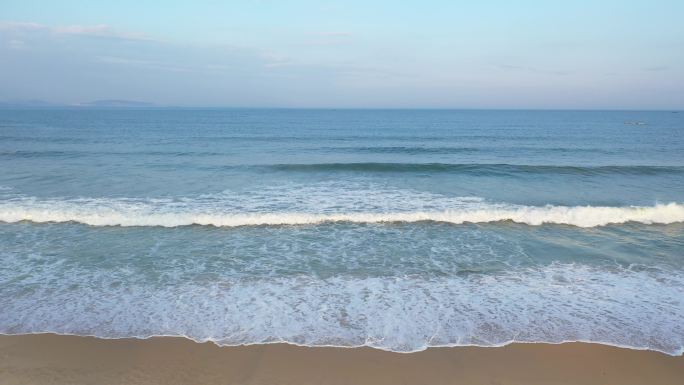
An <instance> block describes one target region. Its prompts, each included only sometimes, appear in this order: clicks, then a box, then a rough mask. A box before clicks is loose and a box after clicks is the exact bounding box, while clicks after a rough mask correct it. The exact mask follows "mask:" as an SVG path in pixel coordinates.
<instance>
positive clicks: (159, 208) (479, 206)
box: [0, 198, 684, 227]
mask: <svg viewBox="0 0 684 385" xmlns="http://www.w3.org/2000/svg"><path fill="white" fill-rule="evenodd" d="M451 199H452V200H454V198H451ZM438 203H440V202H438ZM442 203H443V202H441V203H440V205H436V206H438V209H431V210H412V211H405V210H397V211H388V210H386V209H383V208H382V207H377V208H376V207H374V208H372V209H373V211H366V212H358V211H339V210H340V209H339V208H335V206H333V205H328V206H322V207H321V210H320V212H316V211H311V210H312V208H311V207H305V208H304V210H306V211H287V209H286V208H285V209H283V208H275V209H273V210H272V209H271V208H269V207H266V209H267V210H269V211H263V212H262V211H255V210H257V209H255V208H253V207H250V208H249V210H248V211H246V212H245V211H240V210H241V208H240V207H239V206H237V205H235V204H231V205H229V204H226V202H225V201H216V202H207V201H206V200H205V201H192V200H183V201H172V200H127V199H73V200H39V199H35V198H20V199H11V200H5V201H0V221H2V222H8V223H14V222H20V221H31V222H36V223H45V222H78V223H83V224H87V225H91V226H160V227H176V226H188V225H206V226H217V227H236V226H259V225H309V224H319V223H324V222H353V223H392V222H421V221H433V222H445V223H453V224H462V223H487V222H498V221H513V222H517V223H524V224H528V225H534V226H536V225H542V224H565V225H573V226H578V227H595V226H605V225H608V224H620V223H626V222H639V223H645V224H669V223H676V222H683V221H684V204H680V203H667V204H656V205H653V206H624V207H601V206H552V205H546V206H524V205H513V204H504V203H487V202H484V201H482V200H481V199H477V198H459V199H458V200H456V202H455V203H454V202H449V203H451V204H442ZM226 206H228V207H226ZM345 206H347V207H343V209H345V208H346V209H349V210H353V207H352V206H351V205H345ZM331 207H332V208H331ZM393 208H395V209H397V208H396V207H393ZM271 210H272V211H271ZM313 210H315V208H314V209H313ZM390 210H391V208H390Z"/></svg>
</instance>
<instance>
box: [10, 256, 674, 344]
mask: <svg viewBox="0 0 684 385" xmlns="http://www.w3.org/2000/svg"><path fill="white" fill-rule="evenodd" d="M6 262H8V263H11V264H12V274H13V275H12V276H13V277H20V278H16V279H13V280H12V281H10V283H9V284H7V285H3V286H2V287H0V294H2V295H1V296H0V306H2V309H3V311H2V312H0V332H1V333H5V334H26V333H44V332H54V333H59V334H76V335H94V336H98V337H103V338H126V337H138V338H146V337H151V336H156V335H169V336H185V337H188V338H191V339H193V340H196V341H213V342H215V343H217V344H219V345H242V344H263V343H275V342H286V343H292V344H298V345H305V346H343V347H357V346H370V347H373V348H378V349H384V350H390V351H397V352H413V351H419V350H423V349H426V348H428V347H436V346H470V345H477V346H501V345H504V344H507V343H511V342H545V343H560V342H564V341H586V342H596V343H603V344H609V345H616V346H623V347H629V348H634V349H650V350H656V351H660V352H664V353H667V354H671V355H681V354H682V352H683V351H684V350H683V347H684V327H683V326H682V323H681V319H682V317H684V303H683V302H682V298H684V296H683V295H684V276H682V274H681V272H678V271H674V272H664V271H655V272H654V271H631V270H626V269H607V268H591V267H588V266H583V265H577V264H554V265H550V266H546V267H539V268H529V269H522V270H512V271H508V272H504V273H500V274H494V275H486V274H472V275H469V276H466V277H441V278H440V277H435V278H432V279H425V278H420V277H411V276H406V277H369V278H354V277H348V276H337V277H333V278H329V279H319V278H316V277H310V276H300V277H281V278H269V279H226V278H225V277H224V278H223V279H221V278H220V277H219V278H216V279H214V280H212V281H211V282H203V283H202V282H197V281H194V282H193V281H183V282H173V284H165V285H155V284H153V283H149V282H147V277H145V276H141V277H136V276H132V275H131V272H130V271H127V270H125V268H124V267H122V270H121V271H116V270H114V271H110V270H106V269H105V270H97V269H96V270H83V269H73V268H72V269H70V270H68V271H62V270H64V269H65V268H66V269H69V266H64V264H61V263H59V261H57V262H55V263H53V264H43V265H40V266H31V267H26V266H25V265H26V264H25V261H23V260H21V261H20V260H19V259H17V260H16V261H14V262H16V263H14V262H12V260H9V261H6ZM55 269H57V270H59V271H55ZM20 272H21V273H22V274H19V273H20ZM171 277H172V275H171ZM47 282H50V283H47ZM122 282H125V284H122ZM29 287H30V289H27V288H29ZM615 288H620V289H619V290H616V289H615Z"/></svg>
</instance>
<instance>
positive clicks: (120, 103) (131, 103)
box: [78, 99, 155, 107]
mask: <svg viewBox="0 0 684 385" xmlns="http://www.w3.org/2000/svg"><path fill="white" fill-rule="evenodd" d="M78 106H80V107H154V106H155V104H154V103H148V102H139V101H135V100H119V99H108V100H94V101H92V102H86V103H79V104H78Z"/></svg>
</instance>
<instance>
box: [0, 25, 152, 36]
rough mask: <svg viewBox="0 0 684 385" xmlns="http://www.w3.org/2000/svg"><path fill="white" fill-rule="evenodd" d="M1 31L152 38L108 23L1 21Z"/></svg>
mask: <svg viewBox="0 0 684 385" xmlns="http://www.w3.org/2000/svg"><path fill="white" fill-rule="evenodd" d="M0 31H8V32H15V33H22V32H47V33H51V34H55V35H71V36H84V37H96V38H107V39H122V40H152V39H151V38H150V37H147V36H145V35H142V34H139V33H133V32H125V31H119V30H116V29H114V28H112V27H110V26H109V25H107V24H96V25H62V26H49V25H46V24H40V23H32V22H22V21H0Z"/></svg>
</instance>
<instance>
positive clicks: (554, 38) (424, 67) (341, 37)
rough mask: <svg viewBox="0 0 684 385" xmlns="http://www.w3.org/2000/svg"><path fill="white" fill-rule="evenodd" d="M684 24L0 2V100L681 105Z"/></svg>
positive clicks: (361, 5) (521, 9)
mask: <svg viewBox="0 0 684 385" xmlns="http://www.w3.org/2000/svg"><path fill="white" fill-rule="evenodd" d="M682 20H684V1H682V0H673V1H663V0H661V1H658V0H651V1H637V0H634V1H630V0H622V1H613V0H603V1H595V0H591V1H589V0H574V1H551V0H548V1H532V0H521V1H495V0H492V1H478V2H475V1H457V0H453V1H429V0H422V1H410V0H406V1H370V0H367V1H353V0H352V1H313V0H312V1H284V0H281V1H268V0H262V1H258V0H245V1H201V0H196V1H184V2H181V1H171V0H167V1H143V0H137V1H129V0H117V1H111V2H110V1H108V2H104V1H69V0H61V1H33V0H0V101H3V100H4V101H12V100H27V99H41V100H46V101H49V102H53V103H65V104H73V103H79V102H87V101H92V100H100V99H126V100H136V101H145V102H151V103H155V104H158V105H176V106H189V107H193V106H196V107H199V106H207V107H335V108H358V107H361V108H514V109H515V108H542V109H543V108H562V109H564V108H567V109H684V22H683V21H682Z"/></svg>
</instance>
